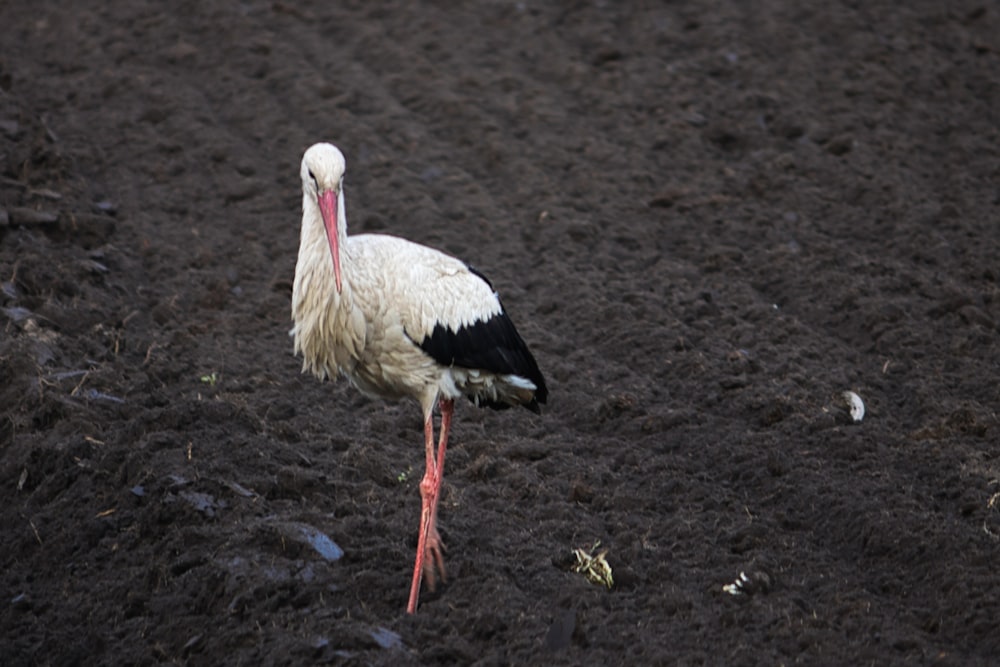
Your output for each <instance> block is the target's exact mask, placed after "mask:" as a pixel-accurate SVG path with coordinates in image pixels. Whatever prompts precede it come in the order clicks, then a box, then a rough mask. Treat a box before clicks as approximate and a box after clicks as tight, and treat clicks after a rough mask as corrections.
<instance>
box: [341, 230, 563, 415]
mask: <svg viewBox="0 0 1000 667" xmlns="http://www.w3.org/2000/svg"><path fill="white" fill-rule="evenodd" d="M345 259H346V260H347V262H349V264H350V266H351V271H350V273H349V275H348V277H347V281H348V283H349V292H350V298H351V299H352V301H353V308H356V309H357V310H358V311H359V312H362V313H364V318H365V320H366V341H365V343H364V345H363V348H364V351H363V352H362V353H361V355H360V357H359V363H358V364H357V365H356V366H355V368H354V369H353V371H354V378H355V381H356V383H357V384H358V386H359V387H361V388H362V389H366V390H368V391H370V392H371V393H379V394H383V395H386V394H400V393H402V394H406V393H409V394H411V395H414V396H415V397H417V398H418V400H419V399H420V398H421V396H418V395H417V394H418V393H419V391H425V390H418V389H417V388H418V387H419V386H420V385H422V384H423V385H428V384H430V385H433V386H435V387H436V389H437V390H438V391H440V392H441V393H442V394H444V395H447V396H449V397H451V398H454V397H456V396H457V395H462V394H465V395H467V396H469V397H470V398H471V399H472V400H474V401H475V402H477V403H479V404H481V405H489V406H491V407H507V406H509V405H512V404H523V405H526V406H528V407H530V408H532V409H533V410H536V411H537V409H538V402H542V403H544V402H545V399H546V396H547V390H546V387H545V381H544V379H543V377H542V374H541V372H540V371H539V369H538V365H537V364H536V363H535V360H534V358H533V356H532V355H531V352H530V351H529V350H528V347H527V345H525V343H524V341H523V340H522V339H521V337H520V335H519V334H518V332H517V330H516V329H515V328H514V325H513V323H512V322H511V320H510V318H509V317H508V316H507V314H506V312H504V309H503V305H502V304H501V302H500V299H499V296H498V295H497V294H496V292H494V290H493V287H492V286H491V285H490V283H489V282H488V281H487V280H486V279H485V278H484V277H483V276H482V275H481V274H479V273H477V272H475V271H473V270H472V269H470V268H469V266H468V265H466V264H465V263H463V262H462V261H460V260H458V259H455V258H454V257H451V256H449V255H446V254H444V253H442V252H440V251H437V250H434V249H432V248H428V247H426V246H423V245H419V244H417V243H413V242H410V241H407V240H405V239H401V238H398V237H395V236H389V235H383V234H360V235H357V236H350V237H348V240H347V244H346V247H345Z"/></svg>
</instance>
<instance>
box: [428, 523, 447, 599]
mask: <svg viewBox="0 0 1000 667" xmlns="http://www.w3.org/2000/svg"><path fill="white" fill-rule="evenodd" d="M443 551H445V546H444V542H442V541H441V536H440V535H438V532H437V527H433V526H432V527H431V529H430V532H429V533H428V535H427V541H426V543H425V544H424V559H423V570H424V580H425V581H426V582H427V590H429V591H433V590H434V586H435V584H436V583H437V578H438V577H439V576H440V578H441V581H442V582H444V581H447V580H448V579H447V576H446V574H445V569H444V555H443V553H442V552H443Z"/></svg>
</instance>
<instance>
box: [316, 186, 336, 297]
mask: <svg viewBox="0 0 1000 667" xmlns="http://www.w3.org/2000/svg"><path fill="white" fill-rule="evenodd" d="M319 211H320V213H322V214H323V226H324V227H326V240H327V241H329V242H330V255H331V256H332V257H333V276H334V278H336V280H337V293H338V294H339V293H340V288H341V283H340V249H339V248H338V247H337V192H336V191H335V190H327V191H326V192H322V193H320V195H319Z"/></svg>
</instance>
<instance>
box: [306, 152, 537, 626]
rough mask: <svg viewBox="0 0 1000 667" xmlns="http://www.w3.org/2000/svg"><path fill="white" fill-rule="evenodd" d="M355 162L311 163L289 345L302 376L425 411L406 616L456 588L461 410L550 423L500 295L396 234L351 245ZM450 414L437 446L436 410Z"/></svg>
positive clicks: (329, 158) (337, 158) (309, 158)
mask: <svg viewBox="0 0 1000 667" xmlns="http://www.w3.org/2000/svg"><path fill="white" fill-rule="evenodd" d="M345 170H346V161H345V159H344V155H343V153H341V151H340V149H338V148H337V147H336V146H334V145H333V144H330V143H317V144H315V145H313V146H311V147H309V148H308V149H307V150H306V151H305V153H304V154H303V156H302V164H301V169H300V175H301V177H302V227H301V234H300V244H299V251H298V258H297V261H296V265H295V279H294V282H293V288H292V320H293V326H292V329H291V331H290V335H291V336H292V337H293V339H294V353H295V355H301V356H302V372H303V373H311V374H313V375H315V376H316V377H318V378H319V379H320V380H324V379H335V378H336V377H346V378H348V379H349V380H350V382H351V384H353V385H354V386H355V387H356V388H357V389H358V390H360V391H361V392H362V393H363V394H366V395H368V396H372V397H376V398H383V399H406V398H410V399H415V400H416V401H417V402H418V403H419V404H420V407H421V410H422V411H423V419H424V448H425V454H426V464H425V471H424V476H423V478H422V479H421V481H420V496H421V512H420V528H419V532H418V535H417V554H416V559H415V562H414V566H413V579H412V581H411V583H410V594H409V599H408V602H407V606H406V611H407V612H408V613H410V614H413V613H416V610H417V603H418V600H419V596H420V587H421V581H422V579H423V578H424V577H426V580H427V587H428V589H429V590H431V591H433V590H434V585H435V580H436V578H437V577H438V576H440V578H441V580H442V581H444V580H445V569H444V558H443V556H442V549H443V548H444V545H443V543H442V541H441V536H440V534H439V533H438V529H437V512H438V501H439V500H440V494H441V485H442V482H443V480H444V460H445V451H446V448H447V444H448V433H449V429H450V427H451V421H452V416H453V414H454V409H455V400H456V399H459V398H461V397H462V396H465V397H466V398H468V399H469V400H470V401H471V402H472V403H473V404H475V405H477V406H479V407H489V408H493V409H498V410H499V409H505V408H510V407H515V406H524V407H525V408H527V409H529V410H531V411H532V412H535V413H537V414H540V413H541V410H540V408H539V404H544V403H545V402H546V399H547V398H548V389H547V388H546V385H545V378H544V377H543V376H542V372H541V371H540V370H539V368H538V363H537V362H536V361H535V358H534V356H533V355H532V353H531V351H530V350H529V349H528V346H527V344H526V343H525V342H524V340H523V339H522V338H521V336H520V334H519V333H518V331H517V329H516V328H515V327H514V323H513V322H512V321H511V319H510V317H509V316H508V314H507V311H506V310H505V309H504V307H503V304H502V303H501V302H500V297H499V295H498V293H497V292H496V291H495V290H494V288H493V285H492V283H490V281H489V280H488V279H487V278H486V277H485V276H484V275H483V274H482V273H480V272H479V271H477V270H476V269H474V268H472V267H471V266H470V265H468V264H466V263H465V262H462V261H461V260H459V259H456V258H455V257H452V256H450V255H448V254H445V253H443V252H441V251H438V250H435V249H432V248H429V247H427V246H424V245H420V244H418V243H414V242H411V241H408V240H406V239H403V238H400V237H397V236H391V235H388V234H357V235H351V236H348V234H347V216H346V213H345V204H344V172H345ZM435 408H437V410H438V412H439V413H440V425H439V428H438V431H439V434H438V438H437V445H436V446H435V434H434V410H435Z"/></svg>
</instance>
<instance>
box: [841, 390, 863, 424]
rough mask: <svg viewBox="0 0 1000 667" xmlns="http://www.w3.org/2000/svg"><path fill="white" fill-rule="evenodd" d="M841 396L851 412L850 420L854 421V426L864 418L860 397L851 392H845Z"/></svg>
mask: <svg viewBox="0 0 1000 667" xmlns="http://www.w3.org/2000/svg"><path fill="white" fill-rule="evenodd" d="M841 396H843V398H844V400H845V401H846V402H847V407H848V408H850V410H851V419H853V420H854V423H855V424H857V423H858V422H860V421H861V420H862V419H864V418H865V402H864V401H862V400H861V397H860V396H858V395H857V394H855V393H854V392H853V391H845V392H844V393H843V394H841Z"/></svg>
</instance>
